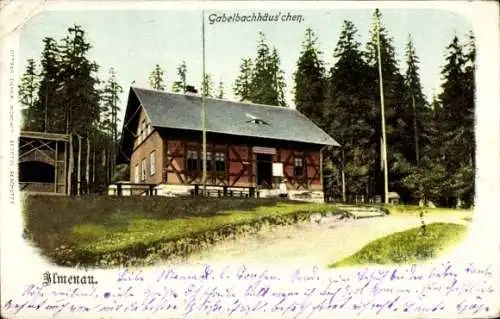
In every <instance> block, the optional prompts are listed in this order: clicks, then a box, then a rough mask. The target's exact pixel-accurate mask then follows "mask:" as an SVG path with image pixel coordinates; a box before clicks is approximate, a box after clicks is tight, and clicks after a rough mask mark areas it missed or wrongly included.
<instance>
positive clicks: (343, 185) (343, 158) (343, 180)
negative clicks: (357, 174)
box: [341, 149, 346, 203]
mask: <svg viewBox="0 0 500 319" xmlns="http://www.w3.org/2000/svg"><path fill="white" fill-rule="evenodd" d="M344 168H345V154H344V149H342V172H341V174H342V201H343V202H344V203H345V202H346V196H345V172H344Z"/></svg>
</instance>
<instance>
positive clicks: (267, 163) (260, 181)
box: [256, 154, 273, 188]
mask: <svg viewBox="0 0 500 319" xmlns="http://www.w3.org/2000/svg"><path fill="white" fill-rule="evenodd" d="M256 173H257V185H258V186H260V187H261V188H272V177H273V157H272V155H268V154H257V172H256Z"/></svg>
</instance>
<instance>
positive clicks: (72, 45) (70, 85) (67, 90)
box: [59, 25, 100, 136]
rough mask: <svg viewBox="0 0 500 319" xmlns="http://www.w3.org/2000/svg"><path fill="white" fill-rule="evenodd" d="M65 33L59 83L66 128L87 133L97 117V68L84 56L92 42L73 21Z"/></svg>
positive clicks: (98, 109) (98, 108)
mask: <svg viewBox="0 0 500 319" xmlns="http://www.w3.org/2000/svg"><path fill="white" fill-rule="evenodd" d="M68 33H69V34H68V35H67V36H66V37H65V38H64V39H63V41H62V44H61V45H60V51H61V65H60V76H61V85H60V87H59V89H60V90H61V91H62V94H63V96H64V99H63V101H64V105H65V109H66V112H65V113H66V120H67V127H66V130H68V131H69V132H74V133H78V134H81V135H85V136H87V135H88V134H89V129H90V126H91V125H92V124H93V123H95V122H97V121H98V119H99V113H100V112H99V111H100V106H99V99H100V97H99V91H98V90H97V85H98V84H99V80H98V79H97V77H96V73H97V71H98V69H99V67H98V65H97V64H96V63H95V62H92V61H90V60H89V59H88V58H87V56H86V55H87V54H88V52H89V50H90V49H91V48H92V45H91V44H90V43H89V42H87V40H86V38H85V32H84V30H83V29H82V28H81V27H80V26H78V25H75V26H73V27H70V28H68Z"/></svg>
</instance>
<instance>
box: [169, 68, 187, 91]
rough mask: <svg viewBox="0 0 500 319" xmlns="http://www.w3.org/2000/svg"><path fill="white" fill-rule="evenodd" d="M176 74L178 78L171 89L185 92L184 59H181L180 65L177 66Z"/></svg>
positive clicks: (185, 74)
mask: <svg viewBox="0 0 500 319" xmlns="http://www.w3.org/2000/svg"><path fill="white" fill-rule="evenodd" d="M177 75H178V76H179V80H177V81H175V82H174V84H173V86H172V91H173V92H176V93H186V85H187V80H186V79H187V66H186V61H182V63H181V65H179V66H178V67H177Z"/></svg>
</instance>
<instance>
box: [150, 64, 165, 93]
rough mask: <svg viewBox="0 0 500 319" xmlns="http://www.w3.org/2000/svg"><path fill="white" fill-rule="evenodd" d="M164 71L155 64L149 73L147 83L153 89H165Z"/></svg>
mask: <svg viewBox="0 0 500 319" xmlns="http://www.w3.org/2000/svg"><path fill="white" fill-rule="evenodd" d="M164 76H165V71H164V70H163V69H162V68H161V67H160V65H159V64H157V65H156V66H155V67H154V69H153V71H151V74H150V75H149V85H150V86H151V88H153V89H155V90H160V91H165V85H164V84H163V83H164V81H165V78H164Z"/></svg>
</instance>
